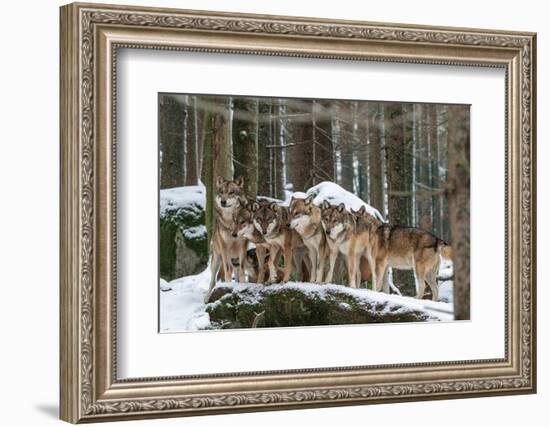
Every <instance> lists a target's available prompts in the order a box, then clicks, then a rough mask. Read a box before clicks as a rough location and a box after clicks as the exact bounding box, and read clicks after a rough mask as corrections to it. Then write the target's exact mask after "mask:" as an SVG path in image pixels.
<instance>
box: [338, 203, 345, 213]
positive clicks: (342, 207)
mask: <svg viewBox="0 0 550 427" xmlns="http://www.w3.org/2000/svg"><path fill="white" fill-rule="evenodd" d="M337 209H338V212H340V213H342V212H344V211H345V210H346V205H344V204H343V203H340V204H339V205H338V208H337Z"/></svg>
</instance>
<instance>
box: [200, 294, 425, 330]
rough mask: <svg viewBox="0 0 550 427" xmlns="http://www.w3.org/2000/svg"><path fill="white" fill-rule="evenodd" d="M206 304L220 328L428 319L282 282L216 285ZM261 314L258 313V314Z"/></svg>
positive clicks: (422, 313)
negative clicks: (278, 284)
mask: <svg viewBox="0 0 550 427" xmlns="http://www.w3.org/2000/svg"><path fill="white" fill-rule="evenodd" d="M210 301H211V302H214V303H213V304H209V305H208V306H207V309H206V310H207V312H208V313H209V314H210V320H211V321H212V322H213V324H214V325H217V326H218V327H223V328H250V327H251V326H252V324H253V322H254V321H255V319H258V320H256V323H257V325H256V326H257V327H285V326H319V325H345V324H365V323H389V322H418V321H426V320H429V316H428V315H427V314H426V313H425V312H422V311H414V310H410V309H407V310H400V309H399V307H396V308H395V309H391V310H388V309H387V308H386V304H387V303H385V302H377V301H369V300H368V299H359V298H356V297H354V296H353V295H350V294H348V293H346V292H340V291H338V290H327V292H326V294H325V295H324V296H320V295H318V294H315V293H305V292H302V291H301V290H299V289H296V288H292V287H288V288H285V287H284V286H282V287H278V288H276V289H273V288H269V287H265V288H260V289H258V288H255V289H252V288H246V289H242V290H238V291H237V290H235V289H233V288H231V287H229V286H227V287H218V288H216V289H215V290H214V293H213V294H212V296H211V298H210ZM260 314H261V315H260Z"/></svg>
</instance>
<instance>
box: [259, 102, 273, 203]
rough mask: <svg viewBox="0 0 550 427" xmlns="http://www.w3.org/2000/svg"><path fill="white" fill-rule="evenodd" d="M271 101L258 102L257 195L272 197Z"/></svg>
mask: <svg viewBox="0 0 550 427" xmlns="http://www.w3.org/2000/svg"><path fill="white" fill-rule="evenodd" d="M272 102H273V100H271V99H266V100H260V102H259V105H258V194H259V195H261V196H269V197H274V195H273V185H272V173H273V166H274V159H273V155H274V154H275V153H274V152H275V151H276V150H275V149H273V148H268V146H272V145H273V144H274V143H275V141H274V140H273V137H274V132H273V123H274V121H273V119H272V114H271V112H272Z"/></svg>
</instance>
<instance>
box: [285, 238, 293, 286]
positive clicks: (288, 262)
mask: <svg viewBox="0 0 550 427" xmlns="http://www.w3.org/2000/svg"><path fill="white" fill-rule="evenodd" d="M284 251H285V253H284V254H283V257H284V263H285V267H284V276H283V283H286V282H288V279H289V278H290V271H291V268H292V246H291V245H286V246H285V248H284Z"/></svg>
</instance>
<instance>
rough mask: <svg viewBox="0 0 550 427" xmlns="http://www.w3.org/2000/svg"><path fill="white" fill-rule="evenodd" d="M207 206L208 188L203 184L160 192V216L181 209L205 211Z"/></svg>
mask: <svg viewBox="0 0 550 427" xmlns="http://www.w3.org/2000/svg"><path fill="white" fill-rule="evenodd" d="M205 205H206V188H205V187H204V185H203V184H202V183H199V185H188V186H185V187H175V188H167V189H163V190H160V216H164V214H165V213H166V212H167V211H169V210H177V209H181V208H195V207H199V208H201V209H204V207H205Z"/></svg>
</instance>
